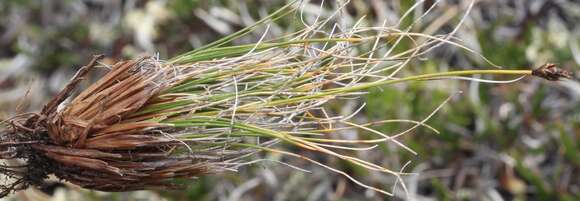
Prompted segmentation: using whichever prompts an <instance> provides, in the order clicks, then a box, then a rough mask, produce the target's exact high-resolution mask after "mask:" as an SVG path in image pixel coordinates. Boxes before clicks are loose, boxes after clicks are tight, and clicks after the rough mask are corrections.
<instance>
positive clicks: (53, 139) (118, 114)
mask: <svg viewBox="0 0 580 201" xmlns="http://www.w3.org/2000/svg"><path fill="white" fill-rule="evenodd" d="M101 58H102V56H95V57H94V58H93V60H92V61H91V62H90V63H89V64H88V65H86V66H84V67H83V68H81V69H80V70H79V72H78V73H77V75H75V78H73V80H71V82H70V83H69V85H68V86H67V87H66V88H65V89H64V90H63V91H62V92H61V93H60V94H58V95H57V96H56V97H55V98H54V99H53V100H52V101H51V102H50V103H48V104H47V105H46V106H45V107H44V109H43V110H42V112H41V113H40V114H24V115H20V116H17V117H15V118H12V119H11V120H10V121H9V124H8V125H9V126H8V127H9V128H8V129H6V130H4V131H0V132H2V133H0V134H1V136H0V137H1V140H2V142H3V143H1V144H0V149H1V152H0V157H1V158H2V159H21V161H23V163H24V165H18V166H2V167H0V168H1V169H0V171H1V173H3V174H4V176H5V177H7V180H6V181H8V182H7V184H5V185H2V186H1V188H2V189H0V190H2V194H0V196H5V195H7V194H9V193H11V192H13V191H16V190H20V189H24V188H27V187H28V186H30V185H42V183H43V180H44V179H46V178H47V176H48V175H50V174H54V175H56V176H57V177H58V178H60V179H64V180H66V181H68V182H71V183H73V184H77V185H79V186H82V187H84V188H88V189H95V190H101V191H128V190H140V189H149V188H168V187H175V186H174V185H173V184H172V183H171V182H170V180H171V179H175V178H193V177H195V176H198V175H204V174H208V173H215V172H219V171H221V170H222V169H223V168H224V166H219V165H214V164H213V163H212V161H211V160H208V159H203V160H202V159H196V158H193V157H190V156H173V155H172V152H173V151H174V150H175V149H176V148H177V147H178V146H181V144H180V143H179V142H177V141H175V140H172V139H170V138H168V137H166V136H163V135H162V134H160V133H159V132H158V131H159V130H163V129H172V128H165V127H164V126H163V125H162V124H160V123H156V122H146V121H145V122H144V121H141V122H132V121H123V120H125V119H126V117H127V116H128V115H130V114H132V113H134V112H135V111H136V110H138V109H139V108H141V107H143V105H144V104H146V103H147V102H148V101H150V99H151V97H152V96H154V95H155V94H156V93H158V92H159V91H160V90H162V89H163V88H164V87H166V86H167V85H168V83H169V82H168V81H167V80H170V77H168V75H169V74H170V73H175V72H172V70H171V69H169V68H163V67H162V64H161V62H159V61H157V60H155V59H153V58H141V59H136V60H129V61H121V62H118V63H116V64H114V65H113V66H112V67H111V70H110V71H109V72H108V73H107V74H106V75H104V77H102V78H101V79H99V80H98V81H97V82H95V83H94V84H92V85H91V86H89V87H88V88H86V89H85V90H83V91H82V92H81V93H80V94H78V95H77V96H76V97H74V98H73V99H72V101H70V103H68V104H66V105H65V106H64V107H62V108H61V109H58V110H57V107H58V106H59V105H62V104H61V103H62V102H63V101H64V100H65V99H66V98H67V97H68V96H70V94H71V92H72V89H74V87H75V85H76V84H78V82H80V81H81V80H82V79H83V77H84V76H85V75H86V73H87V72H88V71H90V69H91V68H92V67H93V66H95V65H96V63H97V61H98V60H99V59H101ZM154 130H155V131H154ZM220 160H224V159H223V158H222V159H220Z"/></svg>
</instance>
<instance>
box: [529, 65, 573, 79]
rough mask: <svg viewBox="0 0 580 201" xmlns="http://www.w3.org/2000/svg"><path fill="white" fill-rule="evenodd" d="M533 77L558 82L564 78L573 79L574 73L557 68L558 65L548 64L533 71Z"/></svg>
mask: <svg viewBox="0 0 580 201" xmlns="http://www.w3.org/2000/svg"><path fill="white" fill-rule="evenodd" d="M532 75H533V76H536V77H541V78H544V79H546V80H549V81H558V80H561V79H562V78H566V79H572V77H573V75H572V72H570V71H567V70H564V69H561V68H559V67H558V66H556V64H552V63H547V64H544V65H542V66H540V67H538V68H536V69H535V70H533V71H532Z"/></svg>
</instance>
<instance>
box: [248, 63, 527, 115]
mask: <svg viewBox="0 0 580 201" xmlns="http://www.w3.org/2000/svg"><path fill="white" fill-rule="evenodd" d="M468 75H522V76H526V75H532V70H462V71H450V72H438V73H428V74H422V75H414V76H409V77H405V78H400V79H393V80H384V81H377V82H369V83H363V84H359V85H355V86H350V87H343V88H336V89H330V90H327V91H323V92H320V93H317V94H313V95H308V96H300V97H294V98H289V99H283V100H275V101H272V102H269V103H267V106H276V105H284V104H290V103H293V102H297V101H302V100H308V99H312V98H320V97H324V96H332V95H336V94H341V93H346V92H355V91H361V90H364V89H369V88H372V87H377V86H381V85H388V84H395V83H400V82H407V81H417V80H428V79H437V78H444V77H451V76H468ZM248 106H249V105H248Z"/></svg>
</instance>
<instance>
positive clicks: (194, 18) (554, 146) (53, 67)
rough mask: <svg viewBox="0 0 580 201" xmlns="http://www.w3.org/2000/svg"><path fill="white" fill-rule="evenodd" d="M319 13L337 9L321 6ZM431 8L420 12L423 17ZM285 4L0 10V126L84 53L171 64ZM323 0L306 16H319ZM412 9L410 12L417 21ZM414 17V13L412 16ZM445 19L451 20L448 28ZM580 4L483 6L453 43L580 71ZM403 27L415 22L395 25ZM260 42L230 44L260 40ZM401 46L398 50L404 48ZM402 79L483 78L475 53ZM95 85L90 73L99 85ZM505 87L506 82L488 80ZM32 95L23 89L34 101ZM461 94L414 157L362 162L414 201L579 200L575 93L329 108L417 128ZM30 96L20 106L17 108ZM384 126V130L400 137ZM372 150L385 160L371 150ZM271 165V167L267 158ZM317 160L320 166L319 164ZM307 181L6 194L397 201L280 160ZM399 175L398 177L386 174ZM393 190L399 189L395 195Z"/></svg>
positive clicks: (472, 88) (500, 60)
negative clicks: (468, 73) (382, 169)
mask: <svg viewBox="0 0 580 201" xmlns="http://www.w3.org/2000/svg"><path fill="white" fill-rule="evenodd" d="M459 2H460V3H453V1H442V2H440V3H439V5H438V6H437V7H436V9H435V10H434V11H432V13H431V14H430V15H429V17H430V18H439V19H441V20H442V21H443V22H444V25H442V29H443V30H445V29H452V28H453V25H454V24H457V22H458V20H459V18H460V16H461V14H462V13H463V12H464V11H465V5H463V4H466V3H467V2H468V1H459ZM325 3H326V4H325V8H326V9H327V10H332V9H333V8H335V7H334V6H335V5H334V4H333V3H332V2H325ZM413 3H414V2H413V1H406V0H402V1H379V0H367V1H352V2H351V3H350V4H349V7H348V8H347V9H348V15H349V16H345V17H348V18H352V19H359V18H361V17H363V16H365V18H364V21H363V23H366V24H368V25H372V24H377V25H380V24H381V23H382V22H383V20H385V19H386V20H387V23H390V22H396V21H398V19H399V17H400V16H401V14H402V13H403V12H404V11H405V10H407V9H409V7H410V6H411V5H413ZM432 3H434V1H426V2H425V5H424V6H423V7H424V8H428V6H429V5H430V4H432ZM283 4H284V2H281V1H258V0H255V1H233V0H232V1H196V0H193V1H191V0H176V1H119V2H117V1H98V0H86V1H41V2H37V1H16V0H14V1H12V0H7V1H2V2H1V3H0V47H2V48H0V119H5V118H7V117H9V116H11V115H12V114H15V113H16V112H17V111H18V110H19V109H21V110H23V111H36V110H38V109H39V108H41V106H42V104H44V103H45V102H46V101H47V100H48V99H49V98H50V97H52V96H53V95H54V94H55V93H57V92H58V91H59V90H60V89H61V88H62V87H63V86H64V84H66V82H67V81H68V79H69V78H70V77H72V75H73V74H74V72H75V70H76V69H77V68H78V67H79V66H81V65H82V64H84V63H86V62H87V61H88V60H89V58H90V57H91V56H92V55H93V54H97V53H103V54H105V55H107V60H108V61H105V62H109V63H110V62H113V61H117V60H119V59H123V58H135V57H138V56H140V55H145V54H159V55H160V57H161V58H170V57H171V56H175V55H177V54H179V53H183V52H185V51H188V50H191V49H193V48H196V47H200V46H201V45H203V44H206V43H209V42H211V41H213V40H216V39H218V38H220V37H221V36H224V35H226V34H228V33H232V32H234V31H236V30H239V29H241V28H243V27H246V26H248V25H250V24H252V23H253V22H255V21H256V20H258V19H260V18H261V17H264V16H266V15H267V13H268V12H271V11H272V10H275V9H276V8H279V7H280V6H282V5H283ZM319 5H320V2H319V1H314V2H312V3H311V4H308V5H307V6H306V7H305V9H304V11H305V12H306V13H313V12H316V11H317V8H318V6H319ZM424 8H418V10H421V9H424ZM413 16H414V18H417V17H418V16H420V12H415V13H414V14H413ZM445 18H447V19H445ZM296 20H298V19H297V16H292V17H288V18H284V19H283V20H282V21H280V22H278V23H277V24H275V25H272V27H271V30H270V31H271V32H272V35H282V34H284V33H289V32H292V31H294V30H296V29H297V27H295V24H296V23H294V21H296ZM578 20H580V4H579V3H576V2H574V1H525V0H520V1H503V0H486V1H479V2H478V3H477V4H476V6H475V8H474V10H472V12H471V13H470V14H469V17H468V18H467V20H466V21H465V24H464V25H463V26H462V27H461V29H459V31H458V32H457V34H456V35H455V36H456V37H458V38H459V39H460V40H461V41H462V42H463V44H465V45H466V46H468V47H470V48H472V49H474V50H476V51H478V52H480V53H481V54H483V55H484V56H485V57H487V58H489V59H490V60H491V61H493V62H494V63H496V64H498V65H501V66H506V68H510V69H520V68H521V69H526V68H530V67H536V66H539V65H541V64H544V63H546V62H552V63H558V64H559V65H561V66H562V67H563V68H566V69H569V70H572V71H576V73H579V72H580V68H579V67H578V64H579V63H580V48H579V47H578V46H579V45H580V43H579V42H580V41H578V39H579V38H580V37H579V35H578V33H580V32H579V27H578V24H577V22H578ZM403 22H404V23H409V24H410V23H412V22H413V17H412V18H409V19H408V20H405V21H403ZM262 34H263V33H261V32H260V31H256V33H255V34H253V35H251V36H249V37H244V38H242V39H240V40H237V41H236V42H235V43H236V44H243V43H251V42H255V41H256V40H257V39H258V38H259V37H260V36H261V35H262ZM402 46H403V47H404V44H403V45H402ZM426 58H427V60H426V61H423V62H420V63H412V64H410V67H409V68H408V70H410V72H420V73H430V72H436V71H447V70H449V69H463V68H465V69H468V68H476V67H485V68H488V67H490V65H489V64H487V63H485V62H483V61H481V59H479V58H477V57H476V56H474V55H473V54H468V53H466V52H465V51H464V50H461V49H459V48H455V47H449V46H442V47H439V48H437V49H435V50H434V51H432V52H431V53H430V55H429V56H428V57H426ZM96 76H98V75H95V77H96ZM495 78H497V79H501V77H495ZM29 89H30V90H29ZM459 90H461V91H463V92H464V93H463V94H462V95H460V96H457V97H456V98H454V99H453V100H452V102H451V103H450V104H448V105H446V106H445V107H444V109H443V110H442V111H441V112H439V113H438V114H437V115H436V116H435V117H434V118H432V119H431V120H429V124H430V125H431V126H433V127H435V128H437V129H439V130H440V131H441V134H440V135H434V134H433V133H432V132H430V131H428V130H426V129H420V130H417V132H415V133H414V134H413V135H407V136H405V137H404V138H403V139H402V141H403V142H404V143H405V144H407V145H409V146H410V147H411V148H413V149H414V150H416V151H417V152H418V155H417V156H415V155H412V154H409V153H408V152H405V151H404V150H400V149H397V148H396V147H394V146H386V145H385V146H384V147H381V149H378V150H377V151H374V152H372V153H371V154H369V155H368V156H365V158H368V159H372V160H375V161H376V160H381V161H383V164H385V165H386V166H387V165H388V166H392V167H396V166H402V165H403V164H405V162H407V161H412V163H411V164H410V166H409V167H408V168H407V170H409V171H411V172H418V173H420V174H419V175H418V176H409V177H407V185H408V186H409V187H410V191H411V195H412V197H413V198H416V199H422V200H512V199H513V200H579V199H580V183H579V181H580V176H579V175H580V174H579V173H580V156H579V155H578V154H577V153H578V150H579V149H580V145H579V143H578V138H579V137H580V107H579V105H580V104H579V103H580V84H579V83H578V81H563V82H554V83H548V82H545V81H542V80H538V79H524V80H521V81H519V82H517V83H513V84H484V83H477V82H465V81H458V80H439V81H432V82H420V83H409V84H405V85H397V87H392V88H383V89H376V90H373V91H371V93H369V94H368V95H366V96H365V98H364V100H352V101H347V102H346V104H340V105H338V104H337V105H332V106H331V109H332V111H333V112H335V113H336V114H341V113H348V112H349V111H353V110H356V109H357V108H358V107H360V105H361V104H362V102H363V101H364V102H366V103H367V107H366V109H365V110H364V111H363V112H362V114H363V115H359V117H357V118H360V119H361V121H362V120H367V121H368V120H381V119H414V120H420V119H423V118H425V117H426V116H427V115H428V114H429V113H430V112H431V111H433V109H434V108H436V107H437V106H438V105H439V104H440V103H441V102H443V100H444V99H446V98H447V97H448V96H449V95H450V94H452V93H454V92H456V91H459ZM28 91H29V95H28V96H26V98H23V97H24V96H25V94H27V92H28ZM405 128H406V127H403V125H385V126H383V127H380V130H381V131H385V132H387V131H399V130H402V129H405ZM379 150H380V151H379ZM265 157H270V158H273V159H276V158H277V157H280V156H277V155H271V156H265ZM321 160H322V161H324V160H326V159H324V158H323V159H321ZM287 162H290V163H292V164H296V165H299V166H301V167H305V168H306V169H309V170H311V171H312V172H313V173H311V174H306V173H303V172H299V171H294V170H292V169H290V168H288V167H286V166H281V165H277V164H273V163H260V164H258V165H251V166H246V167H244V168H242V169H241V171H240V172H239V174H233V173H231V174H224V175H216V176H207V177H203V178H199V179H198V180H197V181H196V182H193V183H191V185H190V187H189V188H188V189H186V190H183V191H163V190H159V191H141V192H130V193H100V192H89V191H85V190H82V189H78V188H75V187H70V186H66V185H62V184H58V183H57V182H55V184H54V185H49V186H46V188H44V189H40V190H35V189H31V190H28V191H26V192H21V193H18V194H16V195H14V196H13V197H12V198H9V199H15V200H38V199H45V200H72V199H74V198H79V199H82V200H89V199H91V200H160V199H166V200H396V199H403V197H404V194H403V193H400V192H399V193H397V195H396V197H393V198H391V197H384V196H383V195H376V194H374V193H372V192H370V191H367V190H365V189H363V188H361V187H358V186H356V185H354V184H353V183H351V182H348V181H347V180H346V179H345V178H342V177H339V176H336V175H334V174H332V173H330V172H328V171H326V170H323V169H320V168H318V167H315V166H310V165H309V164H308V163H306V162H304V161H299V160H288V161H287ZM326 163H327V164H332V165H333V166H336V167H340V168H341V169H345V170H347V171H349V173H351V174H354V175H356V176H358V177H361V178H364V180H365V181H367V182H371V183H376V184H379V185H380V184H383V185H386V186H389V185H392V182H394V180H392V179H391V178H383V177H382V176H381V175H375V173H371V172H366V171H364V170H360V169H356V168H354V167H350V166H349V164H344V163H340V162H338V161H333V160H331V159H327V161H326ZM394 169H398V168H394ZM399 191H400V189H399Z"/></svg>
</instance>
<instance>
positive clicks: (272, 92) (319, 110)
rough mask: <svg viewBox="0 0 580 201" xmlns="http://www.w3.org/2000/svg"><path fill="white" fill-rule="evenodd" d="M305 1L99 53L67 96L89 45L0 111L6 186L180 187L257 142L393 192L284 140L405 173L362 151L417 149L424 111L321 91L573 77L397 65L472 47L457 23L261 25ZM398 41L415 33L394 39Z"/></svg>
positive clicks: (545, 69) (226, 167) (552, 71)
mask: <svg viewBox="0 0 580 201" xmlns="http://www.w3.org/2000/svg"><path fill="white" fill-rule="evenodd" d="M299 7H300V6H299V4H298V3H296V2H293V3H289V4H288V5H286V6H284V7H282V8H280V9H279V10H277V11H275V12H274V13H272V14H271V15H269V16H268V17H266V18H264V19H263V20H260V21H258V22H257V23H256V24H255V25H254V26H250V27H247V28H244V29H242V30H241V31H239V32H236V33H234V34H232V35H230V36H227V37H225V38H223V39H220V40H218V41H216V42H214V43H210V44H208V45H206V46H204V47H202V48H198V49H196V50H193V51H191V52H187V53H184V54H182V55H179V56H176V57H173V58H171V59H168V60H162V59H160V58H157V57H143V58H137V59H132V60H127V61H120V62H117V63H115V64H113V65H111V66H107V67H108V68H109V69H110V70H109V71H108V72H107V73H106V74H105V75H104V76H103V77H101V78H100V79H99V80H98V81H96V82H95V83H93V84H92V85H90V86H89V87H88V88H85V89H82V90H80V93H78V94H77V95H74V96H72V93H73V91H74V89H75V87H76V85H77V84H78V83H79V82H80V81H81V80H82V79H83V77H84V76H85V75H86V74H87V73H88V72H89V71H91V69H92V68H94V67H95V66H98V65H103V64H99V62H98V61H99V59H101V58H102V57H103V56H95V57H94V58H93V59H92V60H91V61H90V62H89V63H88V64H87V65H86V66H84V67H82V68H81V69H80V70H79V71H78V73H77V74H76V75H75V77H74V78H73V79H72V80H71V81H70V83H69V84H68V85H67V86H66V87H65V88H64V89H63V90H62V91H61V92H60V93H59V94H57V95H56V96H55V98H53V99H52V100H51V101H50V102H49V103H47V104H46V105H45V107H44V108H43V109H42V110H41V112H39V113H25V114H19V115H17V116H15V117H13V118H11V119H9V120H7V121H5V122H4V128H3V130H2V131H0V134H1V135H0V140H1V143H0V148H1V152H0V156H1V158H2V159H20V162H21V163H14V164H12V165H3V166H1V167H0V172H2V173H3V175H4V176H6V177H7V178H8V179H9V181H10V182H8V183H7V184H5V185H2V186H1V188H2V189H1V190H2V194H1V195H2V196H5V195H7V194H9V193H10V192H13V191H17V190H21V189H25V188H27V187H28V186H31V185H41V184H42V183H43V181H44V180H45V179H46V178H47V176H48V175H51V174H54V175H56V176H57V177H58V178H60V179H63V180H66V181H68V182H70V183H73V184H76V185H79V186H81V187H84V188H87V189H94V190H100V191H131V190H140V189H152V188H163V189H165V188H174V187H178V186H177V185H176V184H175V183H174V182H173V181H174V179H176V178H195V177H199V176H203V175H207V174H215V173H218V172H223V171H230V170H235V169H236V168H238V167H240V166H242V165H243V164H247V163H245V161H248V158H250V157H252V156H254V153H256V152H271V153H278V154H282V155H285V156H288V157H296V158H299V159H302V160H306V161H308V162H311V163H314V164H317V165H320V166H323V167H325V168H326V169H328V170H330V171H332V172H335V173H337V174H340V175H343V176H345V177H347V178H348V179H350V180H351V181H353V182H354V183H356V184H358V185H360V186H363V187H365V188H368V189H371V190H374V191H377V192H380V193H384V194H387V195H392V192H389V191H388V190H385V189H384V188H383V187H376V186H371V185H368V184H366V183H363V182H362V181H359V180H358V179H356V178H354V177H353V176H351V175H349V174H347V173H345V172H344V171H341V170H340V169H337V168H335V167H332V166H329V165H327V164H324V163H321V162H319V161H317V160H316V159H313V158H309V157H307V156H306V155H303V154H301V153H302V152H295V151H289V150H295V149H285V147H288V146H291V147H295V148H299V149H301V150H302V151H304V152H313V153H318V154H323V155H328V156H330V157H335V158H337V159H340V160H343V161H345V162H348V163H351V164H352V165H355V166H358V167H362V168H364V169H367V170H369V171H377V172H381V173H384V174H389V175H393V176H395V177H396V178H397V180H401V177H402V176H403V175H405V174H406V173H404V172H403V171H400V170H392V169H389V168H388V167H383V166H381V165H379V164H375V163H372V162H370V161H366V160H363V159H361V158H359V157H357V155H356V153H358V152H362V151H372V149H373V148H375V147H376V146H377V145H379V144H381V143H387V142H389V143H394V144H396V145H397V146H400V147H402V148H404V149H407V150H409V151H411V152H413V151H412V150H411V149H410V148H408V147H406V146H405V145H404V144H403V143H402V142H399V141H398V138H399V137H400V136H402V135H404V134H406V133H409V132H410V131H411V130H413V129H415V128H417V127H421V126H422V127H427V128H429V129H432V130H435V129H434V128H431V127H430V126H429V125H427V124H426V122H425V121H426V120H423V121H411V120H392V121H388V120H387V121H381V122H371V123H368V124H357V123H354V122H353V121H351V120H350V118H351V117H352V116H353V115H350V116H331V115H329V113H328V112H327V111H325V105H326V104H327V103H328V102H329V101H333V100H336V99H341V98H352V97H360V95H361V94H364V93H365V92H366V91H367V90H369V89H371V88H374V87H389V86H391V85H394V84H398V83H404V82H418V81H428V80H434V79H450V78H466V77H469V76H472V75H483V74H489V75H511V76H514V77H522V76H523V77H526V76H536V77H542V78H545V79H548V80H559V79H561V78H570V77H571V74H570V73H568V72H567V71H563V70H561V69H558V68H556V67H555V66H554V65H551V64H547V65H544V66H542V67H540V68H538V69H536V70H509V69H491V70H461V71H449V72H437V73H429V74H418V75H405V76H400V75H401V74H402V73H401V72H402V69H403V68H404V67H405V66H407V65H409V64H410V62H412V61H413V60H416V59H418V58H420V57H422V56H425V55H426V54H427V52H429V51H430V50H432V49H433V48H436V47H438V46H440V45H442V44H451V45H455V46H457V47H459V48H463V49H465V50H468V51H471V50H469V49H468V48H466V47H464V46H462V45H461V44H459V43H457V42H455V41H454V40H452V37H451V35H452V34H449V35H431V34H426V33H419V32H417V33H414V32H411V31H410V30H409V29H402V28H401V27H397V26H394V27H388V26H384V27H362V26H361V25H358V24H355V25H354V26H353V27H351V28H348V29H346V28H345V27H339V26H337V23H334V24H333V23H332V19H334V18H337V16H338V15H337V14H336V13H334V14H332V15H331V16H329V17H328V18H326V19H318V18H317V20H316V21H315V22H314V23H311V24H309V25H306V26H305V28H304V29H303V30H300V31H297V32H295V33H291V34H287V35H284V36H281V37H274V39H265V38H266V37H265V36H266V35H267V33H268V31H267V30H268V27H269V26H268V24H269V23H272V22H273V21H275V20H277V19H279V18H282V17H285V16H288V15H289V14H292V13H296V10H297V9H298V8H299ZM337 13H338V11H337ZM259 27H265V31H264V33H265V34H264V35H263V36H262V37H261V38H260V39H259V40H258V41H257V42H256V43H255V44H247V45H231V42H232V41H234V40H235V39H237V38H239V37H242V36H244V35H246V34H248V33H251V32H252V31H254V30H256V29H257V28H259ZM328 27H330V28H328ZM341 30H342V31H341ZM401 41H407V42H409V43H411V44H414V45H413V46H412V47H410V48H407V49H404V50H396V48H395V47H396V46H397V45H398V44H400V43H401ZM365 47H366V49H367V50H366V51H361V50H364V49H365ZM467 79H469V78H467ZM68 98H70V101H69V102H65V100H66V99H68ZM379 123H410V124H412V125H413V126H412V127H411V128H410V129H408V130H406V131H404V132H400V133H396V134H391V135H389V134H386V133H383V132H380V131H377V130H374V129H372V128H371V126H370V125H372V124H379ZM345 129H357V130H364V131H368V133H370V135H371V136H368V137H367V138H365V139H350V138H349V139H341V138H340V137H339V136H337V135H334V133H336V132H338V131H340V130H345ZM401 183H403V182H401ZM402 186H403V188H404V185H402Z"/></svg>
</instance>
